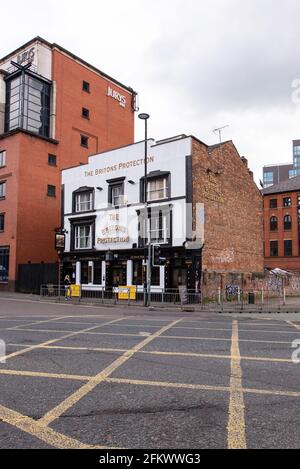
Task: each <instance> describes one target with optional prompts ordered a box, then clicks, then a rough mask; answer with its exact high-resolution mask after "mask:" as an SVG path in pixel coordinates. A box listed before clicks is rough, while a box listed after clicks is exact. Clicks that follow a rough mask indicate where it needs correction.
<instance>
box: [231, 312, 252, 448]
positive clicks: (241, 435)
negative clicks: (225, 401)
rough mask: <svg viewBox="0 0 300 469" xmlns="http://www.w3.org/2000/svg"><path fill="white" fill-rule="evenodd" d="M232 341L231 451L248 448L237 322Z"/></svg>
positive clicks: (234, 322)
mask: <svg viewBox="0 0 300 469" xmlns="http://www.w3.org/2000/svg"><path fill="white" fill-rule="evenodd" d="M231 340H232V342H231V373H230V400H229V416H228V426H227V429H228V434H227V441H228V448H229V449H245V448H246V447H247V445H246V433H245V405H244V397H243V391H242V369H241V359H240V349H239V332H238V322H237V321H236V320H234V321H233V323H232V338H231Z"/></svg>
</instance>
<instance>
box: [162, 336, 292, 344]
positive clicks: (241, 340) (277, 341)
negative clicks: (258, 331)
mask: <svg viewBox="0 0 300 469" xmlns="http://www.w3.org/2000/svg"><path fill="white" fill-rule="evenodd" d="M160 339H182V340H184V339H185V340H223V341H225V342H231V339H227V338H226V339H224V338H222V337H193V336H192V337H186V336H179V335H163V336H161V337H160ZM240 342H258V343H263V344H290V342H289V341H282V340H256V339H240Z"/></svg>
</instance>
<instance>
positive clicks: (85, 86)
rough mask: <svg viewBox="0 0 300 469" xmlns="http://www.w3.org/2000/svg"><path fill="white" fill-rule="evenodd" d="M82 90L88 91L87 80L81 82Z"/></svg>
mask: <svg viewBox="0 0 300 469" xmlns="http://www.w3.org/2000/svg"><path fill="white" fill-rule="evenodd" d="M82 90H83V91H86V92H87V93H89V92H90V84H89V83H88V82H87V81H84V80H83V82H82Z"/></svg>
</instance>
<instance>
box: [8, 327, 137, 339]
mask: <svg viewBox="0 0 300 469" xmlns="http://www.w3.org/2000/svg"><path fill="white" fill-rule="evenodd" d="M97 327H101V324H100V325H98V326H95V327H93V329H94V328H97ZM7 330H8V331H11V330H18V331H24V332H26V331H28V332H75V331H68V330H61V329H27V328H25V327H23V328H21V327H19V328H18V329H15V328H11V327H9V328H7ZM76 332H78V334H79V335H80V334H91V335H113V336H119V335H121V336H126V337H141V335H140V334H123V333H118V332H83V331H80V330H79V331H76Z"/></svg>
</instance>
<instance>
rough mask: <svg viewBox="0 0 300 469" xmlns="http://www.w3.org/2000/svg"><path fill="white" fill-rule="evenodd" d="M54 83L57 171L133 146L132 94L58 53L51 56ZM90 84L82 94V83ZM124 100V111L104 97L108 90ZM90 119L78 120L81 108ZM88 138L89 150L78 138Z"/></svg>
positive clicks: (114, 102) (112, 100)
mask: <svg viewBox="0 0 300 469" xmlns="http://www.w3.org/2000/svg"><path fill="white" fill-rule="evenodd" d="M52 59H53V63H52V69H53V80H54V81H55V82H56V90H57V91H56V135H55V138H56V139H57V140H59V141H60V145H59V152H60V155H61V156H60V168H61V169H63V168H67V167H69V166H74V165H77V164H79V163H80V162H83V163H85V162H87V157H88V155H92V154H94V153H97V152H100V151H105V150H109V149H111V148H115V147H119V146H122V145H127V144H129V143H133V141H134V112H133V111H132V109H131V94H130V93H128V92H127V91H125V90H123V89H122V88H121V87H118V86H117V85H115V84H112V83H111V82H110V81H109V80H108V79H106V78H103V77H102V76H100V75H97V74H96V73H95V72H93V71H91V70H89V69H87V68H86V67H84V66H83V65H81V64H80V63H78V62H76V61H75V60H72V59H71V58H69V57H68V56H66V55H65V54H63V53H62V52H61V51H58V50H54V51H53V55H52ZM83 80H84V81H87V82H88V83H89V84H90V93H87V92H85V91H83V90H82V81H83ZM108 85H109V86H111V87H112V88H113V89H114V90H116V91H118V92H120V93H121V94H122V95H124V96H126V107H125V108H123V107H121V106H120V105H119V102H118V101H116V100H115V99H113V98H112V97H109V96H107V87H108ZM83 107H85V108H87V109H89V111H90V118H89V119H84V118H83V117H82V116H81V111H82V108H83ZM81 133H82V134H84V135H87V136H88V137H89V148H88V149H86V148H83V147H81V145H80V134H81Z"/></svg>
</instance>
